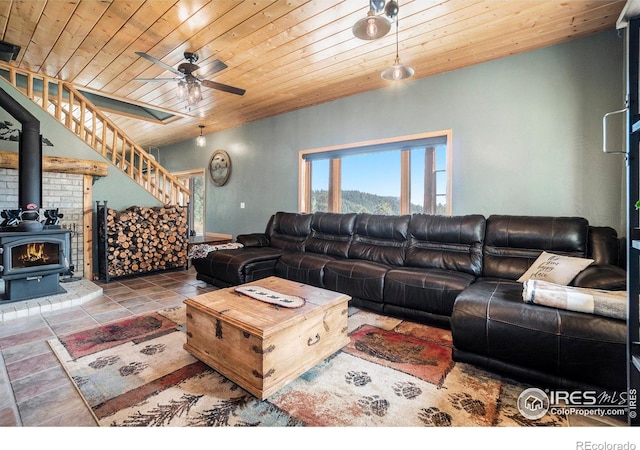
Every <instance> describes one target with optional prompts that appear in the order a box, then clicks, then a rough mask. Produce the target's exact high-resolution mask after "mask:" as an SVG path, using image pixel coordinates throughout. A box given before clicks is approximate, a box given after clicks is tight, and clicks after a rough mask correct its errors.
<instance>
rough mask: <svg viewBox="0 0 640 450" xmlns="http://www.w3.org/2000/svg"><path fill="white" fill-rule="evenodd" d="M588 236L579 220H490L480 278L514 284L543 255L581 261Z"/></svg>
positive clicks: (583, 221)
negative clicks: (548, 254) (572, 258)
mask: <svg viewBox="0 0 640 450" xmlns="http://www.w3.org/2000/svg"><path fill="white" fill-rule="evenodd" d="M588 235H589V223H588V222H587V220H586V219H584V218H582V217H546V216H505V215H493V216H490V217H489V218H488V219H487V231H486V233H485V238H484V259H483V268H482V270H483V272H482V274H483V276H485V277H491V278H494V277H495V278H507V279H511V280H517V279H518V278H519V277H520V276H521V275H522V274H523V273H524V272H526V270H527V269H528V268H529V266H531V264H533V262H534V261H535V260H536V259H537V258H538V256H540V254H541V253H542V252H543V251H547V252H549V253H556V254H559V255H565V256H576V257H579V258H584V257H586V254H587V239H588Z"/></svg>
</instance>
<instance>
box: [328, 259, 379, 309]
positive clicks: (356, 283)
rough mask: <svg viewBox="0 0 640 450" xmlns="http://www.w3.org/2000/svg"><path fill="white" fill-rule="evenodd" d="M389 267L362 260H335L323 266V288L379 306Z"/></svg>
mask: <svg viewBox="0 0 640 450" xmlns="http://www.w3.org/2000/svg"><path fill="white" fill-rule="evenodd" d="M390 268H391V267H390V266H387V265H384V264H379V263H375V262H370V261H363V260H353V259H349V260H335V261H329V262H327V264H326V265H325V266H324V278H323V285H324V286H323V287H324V288H326V289H331V290H332V291H338V292H342V293H344V294H347V295H350V296H351V297H355V298H357V299H362V300H366V301H368V302H373V303H378V304H381V303H382V301H383V295H384V292H383V289H384V276H385V274H386V273H387V272H388V271H389V269H390Z"/></svg>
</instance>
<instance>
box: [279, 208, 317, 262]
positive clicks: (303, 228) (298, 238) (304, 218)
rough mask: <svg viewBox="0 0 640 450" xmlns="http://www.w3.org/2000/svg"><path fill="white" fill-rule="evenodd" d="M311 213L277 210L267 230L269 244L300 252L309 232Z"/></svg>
mask: <svg viewBox="0 0 640 450" xmlns="http://www.w3.org/2000/svg"><path fill="white" fill-rule="evenodd" d="M312 218H313V216H312V215H311V214H296V213H287V212H277V213H276V214H275V216H274V218H273V223H272V225H271V229H270V232H269V241H270V242H271V246H272V247H275V248H280V249H282V250H288V251H298V252H301V251H303V249H304V241H305V240H306V239H307V237H308V236H309V233H310V232H311V219H312Z"/></svg>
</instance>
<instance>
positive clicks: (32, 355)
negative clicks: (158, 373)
mask: <svg viewBox="0 0 640 450" xmlns="http://www.w3.org/2000/svg"><path fill="white" fill-rule="evenodd" d="M88 284H89V285H91V283H88ZM94 284H95V286H93V288H95V287H96V286H97V287H98V288H101V289H102V293H98V294H97V295H96V294H95V292H94V291H93V290H92V289H90V288H88V287H87V285H86V284H85V285H84V286H83V285H81V286H80V287H79V288H78V289H70V290H69V295H68V296H66V297H67V298H63V299H62V300H59V301H58V303H59V304H58V305H55V304H54V305H52V306H49V305H48V303H55V302H50V299H47V300H46V301H32V300H30V301H29V303H30V304H31V305H32V307H29V308H27V307H22V308H17V310H19V311H17V312H16V313H14V312H13V311H12V310H13V309H16V308H14V307H13V306H11V304H8V305H4V306H2V307H0V319H2V318H3V317H4V319H5V320H0V427H33V426H40V427H72V426H76V427H94V426H96V424H95V422H94V420H93V417H92V415H91V413H90V412H89V410H88V409H87V407H86V406H85V404H84V402H83V401H82V399H81V397H80V395H79V394H78V393H77V391H76V389H75V388H74V386H73V384H72V382H71V381H70V380H69V378H68V376H67V375H66V373H65V372H64V370H63V368H62V366H61V365H60V363H59V362H58V359H57V358H56V356H55V355H54V354H53V352H52V351H51V349H50V348H49V344H47V340H48V339H51V338H54V337H56V336H63V335H66V334H69V333H73V332H77V331H81V330H84V329H89V328H93V327H96V326H98V325H104V324H106V323H109V322H113V321H117V320H120V319H123V318H126V317H131V316H134V315H137V314H144V313H147V312H151V311H156V310H160V309H164V308H168V307H172V306H178V305H181V304H182V302H183V300H184V299H185V298H187V297H192V296H195V295H199V294H202V293H205V292H210V291H212V290H214V289H215V288H213V287H212V286H210V285H207V284H206V283H204V282H202V281H198V280H196V273H195V270H194V269H193V267H192V268H190V269H189V270H175V271H168V272H163V273H159V274H151V275H145V276H139V277H133V278H126V279H119V280H112V281H111V282H109V283H104V282H102V281H98V282H95V283H94ZM99 290H100V289H98V291H99ZM75 291H80V294H78V295H81V296H82V295H84V297H83V299H82V300H77V298H76V297H77V292H75ZM87 296H88V297H87ZM56 297H57V296H56ZM69 297H71V301H69V299H68V298H69ZM34 300H35V299H34ZM36 303H41V304H43V305H44V306H39V307H40V310H39V311H35V310H34V308H35V306H34V304H36ZM62 304H64V306H65V307H64V308H62V307H61V305H62ZM25 310H26V312H25ZM570 423H571V425H572V426H574V427H584V426H587V427H593V426H596V427H601V426H625V423H624V422H620V421H618V420H611V419H608V420H607V419H605V420H602V419H600V420H599V419H594V418H586V417H582V416H577V417H572V418H570Z"/></svg>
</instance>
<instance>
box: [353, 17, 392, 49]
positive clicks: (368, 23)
mask: <svg viewBox="0 0 640 450" xmlns="http://www.w3.org/2000/svg"><path fill="white" fill-rule="evenodd" d="M389 30H391V22H389V19H387V18H386V17H383V16H377V15H376V13H375V11H374V10H373V9H370V10H369V12H368V13H367V17H364V18H362V19H360V20H358V21H357V22H356V23H355V25H354V26H353V28H352V29H351V31H352V32H353V35H354V36H355V37H357V38H358V39H362V40H365V41H372V40H374V39H380V38H381V37H383V36H386V34H387V33H388V32H389Z"/></svg>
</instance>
